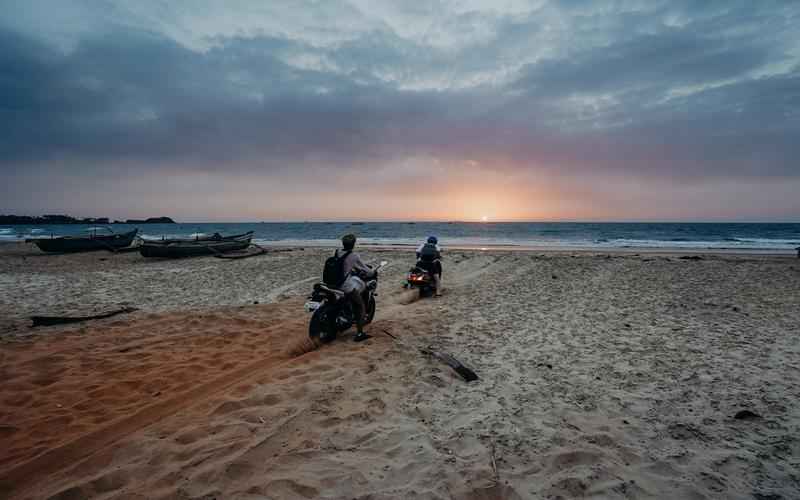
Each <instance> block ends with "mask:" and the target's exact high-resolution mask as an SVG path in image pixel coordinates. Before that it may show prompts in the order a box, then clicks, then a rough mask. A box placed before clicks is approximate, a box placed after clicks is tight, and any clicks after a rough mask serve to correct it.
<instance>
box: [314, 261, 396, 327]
mask: <svg viewBox="0 0 800 500" xmlns="http://www.w3.org/2000/svg"><path fill="white" fill-rule="evenodd" d="M388 264H389V263H388V262H387V261H385V260H384V261H381V263H380V265H379V266H378V267H376V268H375V277H374V278H369V279H367V280H365V282H366V285H367V286H366V288H365V289H364V292H363V295H362V298H363V300H364V306H365V308H366V316H367V317H366V324H370V323H372V319H373V318H374V317H375V306H376V304H375V296H376V295H377V293H376V290H377V288H378V274H379V273H380V271H381V270H382V269H383V268H385V267H386V266H387V265H388ZM305 310H306V311H307V312H309V313H312V314H311V321H310V322H309V324H308V336H309V337H311V338H319V340H320V341H322V342H331V341H332V340H334V339H335V338H336V336H337V335H338V334H339V333H341V332H344V331H345V330H347V329H348V328H350V327H351V326H353V325H354V324H355V323H356V321H355V314H354V311H353V306H352V304H351V301H350V300H347V298H346V296H345V293H344V292H342V291H341V290H338V289H336V288H331V287H329V286H327V285H326V284H325V283H316V284H315V285H314V290H313V292H312V293H311V296H310V297H309V301H308V302H306V303H305Z"/></svg>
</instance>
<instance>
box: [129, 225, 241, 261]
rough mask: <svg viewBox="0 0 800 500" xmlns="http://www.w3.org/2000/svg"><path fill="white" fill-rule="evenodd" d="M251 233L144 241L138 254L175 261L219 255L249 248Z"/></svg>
mask: <svg viewBox="0 0 800 500" xmlns="http://www.w3.org/2000/svg"><path fill="white" fill-rule="evenodd" d="M252 239H253V232H252V231H249V232H247V233H244V234H237V235H235V236H221V235H219V234H215V235H214V236H212V237H209V238H202V239H199V238H198V239H192V240H161V241H159V240H156V241H144V242H142V244H141V246H139V253H141V254H142V256H144V257H162V258H170V259H177V258H181V257H196V256H199V255H219V254H224V253H226V252H233V251H237V250H244V249H245V248H247V247H249V246H250V240H252Z"/></svg>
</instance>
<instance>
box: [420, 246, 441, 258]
mask: <svg viewBox="0 0 800 500" xmlns="http://www.w3.org/2000/svg"><path fill="white" fill-rule="evenodd" d="M438 256H439V252H438V251H437V250H436V245H434V244H433V243H425V244H424V245H423V246H422V249H421V250H420V252H419V260H421V261H422V262H433V261H434V260H436V258H437V257H438Z"/></svg>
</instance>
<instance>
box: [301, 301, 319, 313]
mask: <svg viewBox="0 0 800 500" xmlns="http://www.w3.org/2000/svg"><path fill="white" fill-rule="evenodd" d="M321 305H322V304H321V303H320V302H314V301H313V300H312V301H309V302H306V306H305V307H306V311H307V312H311V311H316V310H317V309H319V306H321Z"/></svg>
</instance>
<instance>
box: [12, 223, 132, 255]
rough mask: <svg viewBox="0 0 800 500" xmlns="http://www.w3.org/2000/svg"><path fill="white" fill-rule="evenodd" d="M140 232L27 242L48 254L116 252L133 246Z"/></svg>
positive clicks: (36, 239)
mask: <svg viewBox="0 0 800 500" xmlns="http://www.w3.org/2000/svg"><path fill="white" fill-rule="evenodd" d="M138 232H139V230H138V229H134V230H133V231H129V232H127V233H121V234H102V235H98V234H91V235H90V236H57V237H50V238H29V239H27V240H25V241H26V242H27V243H33V244H35V245H36V246H37V247H39V249H41V250H42V251H43V252H48V253H75V252H91V251H94V250H110V251H112V252H114V251H117V250H119V249H121V248H125V247H129V246H131V243H133V239H134V238H135V237H136V234H137V233H138Z"/></svg>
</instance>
